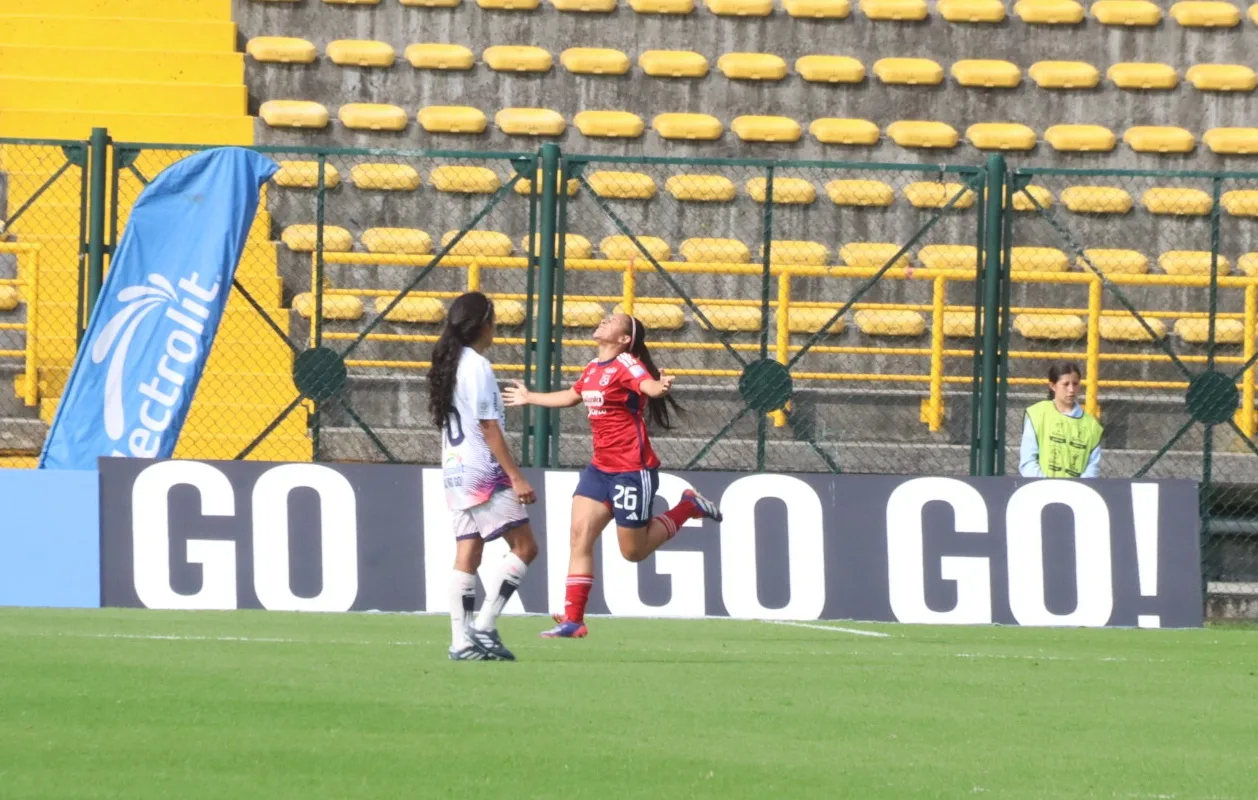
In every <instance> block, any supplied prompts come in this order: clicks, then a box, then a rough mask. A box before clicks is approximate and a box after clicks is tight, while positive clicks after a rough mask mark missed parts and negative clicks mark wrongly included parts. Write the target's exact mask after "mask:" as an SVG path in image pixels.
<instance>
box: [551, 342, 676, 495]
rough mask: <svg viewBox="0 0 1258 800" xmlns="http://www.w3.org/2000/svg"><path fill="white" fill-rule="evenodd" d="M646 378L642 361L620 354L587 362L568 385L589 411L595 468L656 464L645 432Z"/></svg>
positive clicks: (605, 469) (641, 467) (611, 469)
mask: <svg viewBox="0 0 1258 800" xmlns="http://www.w3.org/2000/svg"><path fill="white" fill-rule="evenodd" d="M650 379H651V375H650V373H649V372H647V370H646V367H644V366H642V362H640V361H638V359H636V358H634V357H633V356H631V355H630V354H628V353H621V354H620V355H619V356H617V357H616V358H613V359H612V360H611V361H591V362H590V363H589V364H588V365H587V366H586V368H585V372H582V373H581V377H580V378H577V382H576V383H574V384H573V385H572V388H573V390H574V391H575V392H577V393H578V394H580V395H581V400H582V401H584V403H585V408H586V411H587V412H589V416H590V428H591V429H592V430H593V431H594V459H593V461H592V462H591V463H592V464H594V466H595V468H596V469H600V470H602V471H603V472H638V471H640V470H644V469H655V468H656V467H658V466H659V465H660V460H659V459H658V458H656V456H655V451H654V450H652V449H651V442H650V441H649V440H648V439H647V435H646V418H645V416H644V415H645V413H646V403H647V396H646V395H645V394H643V392H642V382H643V381H646V380H650Z"/></svg>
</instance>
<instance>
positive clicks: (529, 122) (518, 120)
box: [494, 108, 568, 136]
mask: <svg viewBox="0 0 1258 800" xmlns="http://www.w3.org/2000/svg"><path fill="white" fill-rule="evenodd" d="M494 124H495V125H497V126H498V129H499V130H501V131H502V132H503V133H505V134H508V135H510V136H559V135H560V134H562V133H563V132H564V130H565V129H566V128H567V127H568V123H567V122H565V121H564V118H563V115H562V114H560V113H559V112H558V111H554V110H552V109H549V108H504V109H502V110H501V111H499V112H498V113H497V114H494Z"/></svg>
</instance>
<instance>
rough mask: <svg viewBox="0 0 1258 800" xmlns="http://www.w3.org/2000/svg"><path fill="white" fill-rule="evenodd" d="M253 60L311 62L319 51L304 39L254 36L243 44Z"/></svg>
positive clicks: (294, 62)
mask: <svg viewBox="0 0 1258 800" xmlns="http://www.w3.org/2000/svg"><path fill="white" fill-rule="evenodd" d="M245 52H246V53H248V54H249V57H250V58H252V59H253V60H254V61H263V62H268V63H274V64H313V63H314V62H315V59H316V58H318V57H319V51H318V49H317V48H315V46H314V45H313V44H311V43H310V42H308V41H306V40H305V39H294V38H292V37H288V36H255V37H253V38H252V39H250V40H249V43H248V44H247V45H245Z"/></svg>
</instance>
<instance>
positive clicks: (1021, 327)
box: [1013, 314, 1088, 341]
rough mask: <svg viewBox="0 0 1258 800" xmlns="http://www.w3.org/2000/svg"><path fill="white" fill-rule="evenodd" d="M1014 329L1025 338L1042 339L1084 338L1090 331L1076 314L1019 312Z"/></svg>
mask: <svg viewBox="0 0 1258 800" xmlns="http://www.w3.org/2000/svg"><path fill="white" fill-rule="evenodd" d="M1013 329H1014V330H1015V331H1017V332H1018V333H1019V334H1021V335H1022V337H1023V338H1025V339H1039V340H1042V341H1061V340H1063V339H1082V338H1083V337H1084V336H1085V335H1086V334H1087V332H1088V326H1087V325H1086V324H1085V323H1084V322H1083V319H1082V318H1081V317H1078V316H1075V315H1074V314H1018V315H1017V316H1016V317H1014V318H1013Z"/></svg>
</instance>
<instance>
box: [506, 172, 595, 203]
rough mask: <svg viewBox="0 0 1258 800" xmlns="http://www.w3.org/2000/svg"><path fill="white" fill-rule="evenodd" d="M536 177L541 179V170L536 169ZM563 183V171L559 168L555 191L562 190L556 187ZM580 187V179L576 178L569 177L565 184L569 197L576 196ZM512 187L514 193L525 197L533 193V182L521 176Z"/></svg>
mask: <svg viewBox="0 0 1258 800" xmlns="http://www.w3.org/2000/svg"><path fill="white" fill-rule="evenodd" d="M537 179H538V180H539V181H540V180H541V179H542V171H541V170H538V171H537ZM563 184H564V179H563V171H562V170H560V171H559V173H558V174H557V175H556V176H555V186H556V187H557V188H556V191H563V189H562V188H558V187H562V186H563ZM538 185H539V186H540V185H541V184H538ZM580 187H581V182H580V181H578V180H576V179H570V180H569V181H568V186H567V190H568V196H569V197H575V196H576V194H577V190H578V189H579V188H580ZM514 188H515V193H516V194H522V195H524V196H525V197H527V196H528V195H531V194H532V193H533V182H532V181H531V180H529V179H528V178H521V179H520V180H518V181H516V182H515V187H514ZM539 196H540V194H539Z"/></svg>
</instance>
